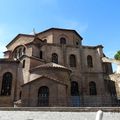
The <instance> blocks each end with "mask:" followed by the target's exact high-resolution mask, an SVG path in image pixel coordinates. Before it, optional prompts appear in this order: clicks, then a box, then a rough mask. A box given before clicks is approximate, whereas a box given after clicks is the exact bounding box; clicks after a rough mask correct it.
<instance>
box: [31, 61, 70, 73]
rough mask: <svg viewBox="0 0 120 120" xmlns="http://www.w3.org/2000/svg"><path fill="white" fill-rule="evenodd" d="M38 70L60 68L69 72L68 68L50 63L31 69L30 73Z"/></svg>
mask: <svg viewBox="0 0 120 120" xmlns="http://www.w3.org/2000/svg"><path fill="white" fill-rule="evenodd" d="M39 68H62V69H65V70H69V71H71V70H70V69H69V68H67V67H65V66H62V65H59V64H56V63H52V62H51V63H47V64H43V65H39V66H37V67H35V68H32V69H31V70H30V71H33V70H35V69H39Z"/></svg>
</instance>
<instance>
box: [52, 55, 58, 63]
mask: <svg viewBox="0 0 120 120" xmlns="http://www.w3.org/2000/svg"><path fill="white" fill-rule="evenodd" d="M52 62H53V63H57V64H58V55H57V54H56V53H53V54H52Z"/></svg>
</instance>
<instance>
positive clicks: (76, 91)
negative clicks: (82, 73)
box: [71, 81, 79, 96]
mask: <svg viewBox="0 0 120 120" xmlns="http://www.w3.org/2000/svg"><path fill="white" fill-rule="evenodd" d="M71 95H72V96H78V95H79V88H78V83H77V82H76V81H72V82H71Z"/></svg>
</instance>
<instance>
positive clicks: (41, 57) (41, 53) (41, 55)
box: [40, 51, 43, 59]
mask: <svg viewBox="0 0 120 120" xmlns="http://www.w3.org/2000/svg"><path fill="white" fill-rule="evenodd" d="M40 59H43V52H42V51H40Z"/></svg>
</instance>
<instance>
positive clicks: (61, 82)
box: [22, 75, 67, 86]
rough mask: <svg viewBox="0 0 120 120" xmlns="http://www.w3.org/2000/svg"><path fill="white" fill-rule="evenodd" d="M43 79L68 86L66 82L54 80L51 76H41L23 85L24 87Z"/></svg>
mask: <svg viewBox="0 0 120 120" xmlns="http://www.w3.org/2000/svg"><path fill="white" fill-rule="evenodd" d="M41 78H48V79H50V80H53V81H55V82H58V83H60V84H63V85H67V84H66V82H64V81H61V80H57V79H55V78H53V77H50V76H47V75H41V76H39V77H38V78H35V79H33V80H31V81H29V82H27V83H25V84H23V85H22V86H24V85H27V84H29V83H32V82H34V81H36V80H38V79H41Z"/></svg>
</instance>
